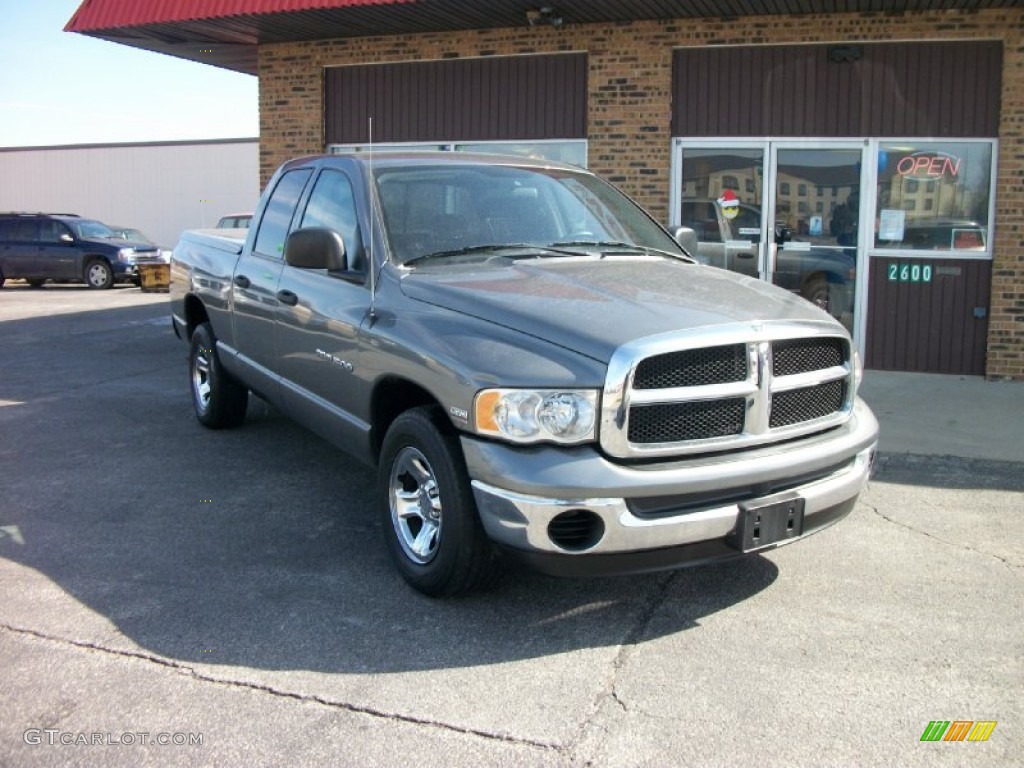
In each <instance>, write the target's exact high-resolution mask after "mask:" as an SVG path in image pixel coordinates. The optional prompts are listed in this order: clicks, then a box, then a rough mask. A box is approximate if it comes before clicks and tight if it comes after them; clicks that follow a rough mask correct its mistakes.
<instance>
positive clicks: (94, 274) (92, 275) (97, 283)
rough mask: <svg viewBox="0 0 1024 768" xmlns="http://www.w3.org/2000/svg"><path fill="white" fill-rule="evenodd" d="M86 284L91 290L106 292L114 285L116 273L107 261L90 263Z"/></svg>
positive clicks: (87, 266) (86, 273) (86, 271)
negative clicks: (105, 290)
mask: <svg viewBox="0 0 1024 768" xmlns="http://www.w3.org/2000/svg"><path fill="white" fill-rule="evenodd" d="M85 283H86V285H88V286H89V287H90V288H96V289H99V290H104V289H106V288H109V287H110V286H112V285H113V284H114V273H113V271H112V270H111V269H110V265H109V264H107V262H105V261H100V260H98V259H97V260H96V261H90V262H89V264H88V265H86V267H85Z"/></svg>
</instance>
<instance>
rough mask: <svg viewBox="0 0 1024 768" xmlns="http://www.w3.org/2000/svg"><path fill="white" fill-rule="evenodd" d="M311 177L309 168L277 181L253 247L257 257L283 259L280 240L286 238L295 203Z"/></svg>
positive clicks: (282, 248)
mask: <svg viewBox="0 0 1024 768" xmlns="http://www.w3.org/2000/svg"><path fill="white" fill-rule="evenodd" d="M312 173H313V171H312V170H311V169H309V168H300V169H298V170H295V171H288V173H286V174H285V175H284V176H282V177H281V178H280V180H278V182H277V186H276V187H274V191H273V193H272V194H271V195H270V200H269V201H267V207H266V209H265V210H264V211H263V220H262V221H261V222H260V230H259V232H258V233H257V234H256V245H255V246H254V248H253V250H254V251H255V252H256V253H258V254H259V255H260V256H268V257H270V258H272V259H281V258H284V240H285V238H286V237H288V227H289V225H290V224H291V223H292V216H293V215H294V213H295V206H296V205H297V204H298V202H299V197H300V196H301V195H302V190H303V189H304V188H305V186H306V182H307V181H309V177H310V174H312Z"/></svg>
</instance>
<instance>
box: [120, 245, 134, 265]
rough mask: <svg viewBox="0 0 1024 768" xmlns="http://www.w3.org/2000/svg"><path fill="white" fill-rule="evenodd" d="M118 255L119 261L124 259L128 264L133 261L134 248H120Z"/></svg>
mask: <svg viewBox="0 0 1024 768" xmlns="http://www.w3.org/2000/svg"><path fill="white" fill-rule="evenodd" d="M117 255H118V257H119V258H120V259H121V261H126V262H128V263H129V264H134V263H135V249H134V248H121V249H120V250H119V251H118V252H117Z"/></svg>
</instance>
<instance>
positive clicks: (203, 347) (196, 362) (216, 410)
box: [188, 323, 249, 429]
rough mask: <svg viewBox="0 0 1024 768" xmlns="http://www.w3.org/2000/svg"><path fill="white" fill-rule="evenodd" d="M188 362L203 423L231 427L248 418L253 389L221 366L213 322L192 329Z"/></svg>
mask: <svg viewBox="0 0 1024 768" xmlns="http://www.w3.org/2000/svg"><path fill="white" fill-rule="evenodd" d="M188 364H189V374H190V378H191V381H192V405H193V407H194V408H195V412H196V418H197V419H199V423H200V424H202V425H203V426H204V427H209V428H210V429H230V428H231V427H237V426H239V425H240V424H241V423H242V422H243V421H245V410H246V407H247V406H248V404H249V390H248V389H246V388H245V387H243V386H242V385H241V384H239V383H238V382H236V381H235V380H234V379H232V378H231V377H230V376H229V375H228V374H227V373H226V372H225V371H224V369H223V368H222V367H221V364H220V358H219V357H218V356H217V342H216V339H215V338H214V336H213V329H212V328H210V324H209V323H203V324H201V325H199V326H197V327H196V329H195V330H194V331H193V332H192V343H191V347H190V348H189V356H188Z"/></svg>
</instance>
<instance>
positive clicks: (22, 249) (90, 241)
mask: <svg viewBox="0 0 1024 768" xmlns="http://www.w3.org/2000/svg"><path fill="white" fill-rule="evenodd" d="M159 256H160V251H159V249H158V248H157V247H156V246H155V245H153V244H152V243H138V242H133V241H125V240H120V239H117V236H116V235H115V233H114V232H113V231H111V229H110V228H109V227H107V225H106V224H103V223H101V222H99V221H95V220H93V219H83V218H81V217H79V216H75V215H72V214H46V213H0V286H3V284H4V281H5V280H7V279H12V278H22V279H24V280H27V281H28V283H29V285H31V286H33V287H39V286H41V285H42V284H43V283H45V282H46V281H47V280H53V281H55V282H81V281H84V282H85V284H86V285H88V286H89V287H90V288H109V287H110V286H112V285H113V284H114V283H115V282H134V283H137V282H138V279H139V278H138V267H137V265H136V262H137V260H138V259H139V258H158V257H159Z"/></svg>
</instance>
